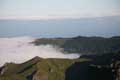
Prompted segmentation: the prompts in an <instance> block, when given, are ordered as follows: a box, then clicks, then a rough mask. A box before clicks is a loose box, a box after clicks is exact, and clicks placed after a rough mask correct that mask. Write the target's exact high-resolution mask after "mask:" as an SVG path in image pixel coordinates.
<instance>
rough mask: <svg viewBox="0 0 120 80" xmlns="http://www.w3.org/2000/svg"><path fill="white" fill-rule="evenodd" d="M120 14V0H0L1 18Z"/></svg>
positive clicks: (76, 16)
mask: <svg viewBox="0 0 120 80" xmlns="http://www.w3.org/2000/svg"><path fill="white" fill-rule="evenodd" d="M114 15H115V16H116V15H120V0H0V19H13V18H15V19H48V18H79V17H99V16H100V17H101V16H114Z"/></svg>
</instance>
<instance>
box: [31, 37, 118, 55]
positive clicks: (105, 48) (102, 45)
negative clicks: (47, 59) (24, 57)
mask: <svg viewBox="0 0 120 80" xmlns="http://www.w3.org/2000/svg"><path fill="white" fill-rule="evenodd" d="M33 43H34V44H35V45H41V44H44V45H45V44H51V45H56V46H59V47H61V48H63V49H64V50H65V51H67V52H69V53H80V54H101V53H102V54H104V53H109V52H115V53H116V52H119V51H120V37H112V38H103V37H82V36H78V37H74V38H53V39H52V38H49V39H48V38H44V39H37V40H36V41H35V42H33Z"/></svg>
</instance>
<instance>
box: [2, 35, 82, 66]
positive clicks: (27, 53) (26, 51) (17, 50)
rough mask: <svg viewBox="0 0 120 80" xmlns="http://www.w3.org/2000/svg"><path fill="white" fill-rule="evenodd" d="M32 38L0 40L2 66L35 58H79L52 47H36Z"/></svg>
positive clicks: (76, 55) (77, 55)
mask: <svg viewBox="0 0 120 80" xmlns="http://www.w3.org/2000/svg"><path fill="white" fill-rule="evenodd" d="M34 40H35V39H34V38H31V37H15V38H0V66H2V65H3V64H5V63H6V62H15V63H22V62H25V61H27V60H29V59H31V58H33V57H35V56H39V57H42V58H68V59H74V58H78V57H79V56H80V55H79V54H65V52H64V51H63V50H62V49H60V48H58V47H55V46H52V45H40V46H35V45H34V44H31V43H30V42H32V41H34Z"/></svg>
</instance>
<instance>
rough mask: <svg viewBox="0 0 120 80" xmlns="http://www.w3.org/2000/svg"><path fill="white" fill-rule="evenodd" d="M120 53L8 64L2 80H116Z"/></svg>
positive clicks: (37, 59) (35, 59)
mask: <svg viewBox="0 0 120 80" xmlns="http://www.w3.org/2000/svg"><path fill="white" fill-rule="evenodd" d="M119 69H120V53H108V54H104V55H83V56H81V58H79V59H42V58H39V57H35V58H33V59H31V60H29V61H27V62H25V63H22V64H15V63H6V64H5V65H4V66H3V67H1V68H0V80H115V79H116V78H118V77H120V76H118V75H120V73H119V72H118V71H119Z"/></svg>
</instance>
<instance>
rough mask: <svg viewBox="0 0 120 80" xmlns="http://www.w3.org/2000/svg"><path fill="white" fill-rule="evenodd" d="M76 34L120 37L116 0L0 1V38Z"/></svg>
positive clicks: (117, 2) (119, 2) (118, 5)
mask: <svg viewBox="0 0 120 80" xmlns="http://www.w3.org/2000/svg"><path fill="white" fill-rule="evenodd" d="M49 19H50V20H49ZM51 19H52V20H51ZM11 20H12V21H11ZM14 20H15V21H14ZM16 20H17V21H16ZM29 20H30V21H29ZM32 20H33V21H32ZM36 20H37V21H36ZM44 20H45V21H44ZM78 35H82V36H103V37H111V36H120V0H0V37H15V36H35V37H74V36H78Z"/></svg>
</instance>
